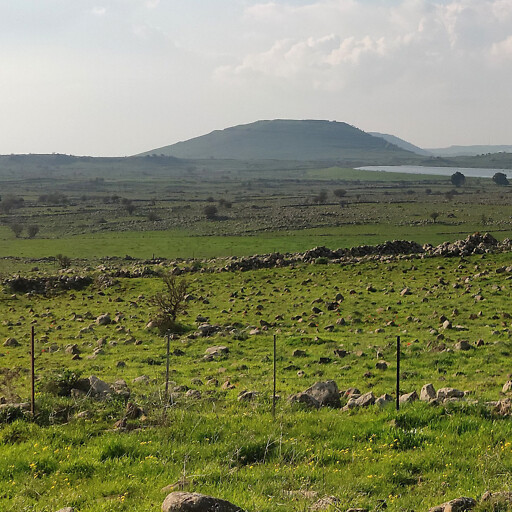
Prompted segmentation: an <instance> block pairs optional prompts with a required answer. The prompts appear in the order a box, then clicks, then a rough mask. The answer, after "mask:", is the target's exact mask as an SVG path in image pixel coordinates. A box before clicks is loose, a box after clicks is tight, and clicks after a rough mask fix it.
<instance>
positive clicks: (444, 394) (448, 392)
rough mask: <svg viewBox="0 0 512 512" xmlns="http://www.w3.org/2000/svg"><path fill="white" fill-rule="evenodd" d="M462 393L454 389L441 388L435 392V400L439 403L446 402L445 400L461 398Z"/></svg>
mask: <svg viewBox="0 0 512 512" xmlns="http://www.w3.org/2000/svg"><path fill="white" fill-rule="evenodd" d="M463 397H464V391H461V390H460V389H455V388H441V389H439V390H438V391H437V399H438V400H440V401H443V400H446V399H447V398H463Z"/></svg>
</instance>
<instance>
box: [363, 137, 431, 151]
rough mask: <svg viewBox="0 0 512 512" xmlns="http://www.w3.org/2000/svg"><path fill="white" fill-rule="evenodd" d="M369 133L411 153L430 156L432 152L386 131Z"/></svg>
mask: <svg viewBox="0 0 512 512" xmlns="http://www.w3.org/2000/svg"><path fill="white" fill-rule="evenodd" d="M368 133H369V134H370V135H373V136H374V137H381V138H383V139H384V140H386V141H388V142H390V143H391V144H394V145H395V146H398V147H399V148H402V149H405V150H406V151H412V152H413V153H416V154H417V155H422V156H432V155H433V153H430V152H429V151H427V150H425V149H422V148H420V147H418V146H415V145H414V144H411V143H410V142H407V141H406V140H403V139H401V138H400V137H397V136H395V135H390V134H388V133H379V132H368Z"/></svg>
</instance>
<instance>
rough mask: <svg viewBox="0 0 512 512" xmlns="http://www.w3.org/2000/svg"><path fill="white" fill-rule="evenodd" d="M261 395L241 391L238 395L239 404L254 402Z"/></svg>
mask: <svg viewBox="0 0 512 512" xmlns="http://www.w3.org/2000/svg"><path fill="white" fill-rule="evenodd" d="M258 395H259V393H258V392H257V391H241V392H240V393H239V394H238V401H239V402H252V401H253V400H255V399H256V398H257V397H258Z"/></svg>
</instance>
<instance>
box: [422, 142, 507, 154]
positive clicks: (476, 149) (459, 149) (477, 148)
mask: <svg viewBox="0 0 512 512" xmlns="http://www.w3.org/2000/svg"><path fill="white" fill-rule="evenodd" d="M426 151H428V152H429V153H430V154H431V155H435V156H477V155H487V154H489V153H491V154H494V153H512V145H503V146H493V145H473V146H449V147H447V148H431V149H426Z"/></svg>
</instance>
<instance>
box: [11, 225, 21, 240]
mask: <svg viewBox="0 0 512 512" xmlns="http://www.w3.org/2000/svg"><path fill="white" fill-rule="evenodd" d="M10 227H11V231H12V232H13V233H14V236H15V237H16V238H19V237H20V236H21V233H22V231H23V225H22V224H19V223H18V222H13V223H12V224H11V226H10Z"/></svg>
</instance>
